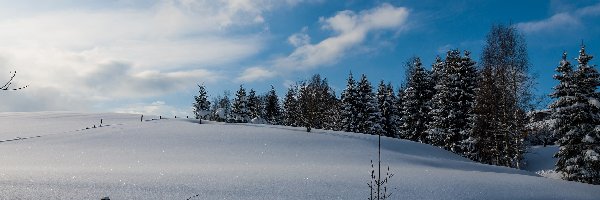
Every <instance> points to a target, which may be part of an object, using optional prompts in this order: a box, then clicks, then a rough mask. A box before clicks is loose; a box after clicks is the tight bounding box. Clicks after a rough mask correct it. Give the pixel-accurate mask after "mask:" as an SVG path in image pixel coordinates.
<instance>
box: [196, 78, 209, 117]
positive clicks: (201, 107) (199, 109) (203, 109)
mask: <svg viewBox="0 0 600 200" xmlns="http://www.w3.org/2000/svg"><path fill="white" fill-rule="evenodd" d="M198 88H199V89H198V96H194V100H195V101H194V103H193V108H194V115H195V116H196V119H207V118H208V116H209V110H210V101H208V96H207V95H206V88H205V87H204V85H198Z"/></svg>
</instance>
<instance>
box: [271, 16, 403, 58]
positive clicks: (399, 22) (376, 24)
mask: <svg viewBox="0 0 600 200" xmlns="http://www.w3.org/2000/svg"><path fill="white" fill-rule="evenodd" d="M408 14H409V11H408V9H406V8H404V7H394V6H392V5H390V4H383V5H381V6H378V7H376V8H373V9H370V10H365V11H361V12H359V13H355V12H353V11H348V10H346V11H341V12H338V13H337V14H336V15H335V16H333V17H330V18H321V19H320V22H321V23H322V24H323V25H322V28H323V29H325V30H331V31H333V33H334V36H331V37H328V38H326V39H324V40H322V41H320V42H319V43H316V44H310V43H306V44H304V45H299V44H300V43H295V44H298V45H299V46H297V48H296V49H295V50H294V51H293V52H292V53H291V54H290V55H288V56H287V57H284V58H280V59H277V60H276V61H275V65H276V66H278V67H284V68H295V69H298V68H302V69H310V68H315V67H318V66H322V65H329V64H333V63H335V62H337V61H338V60H339V59H340V58H342V57H343V56H344V55H345V54H346V53H347V52H348V51H349V50H351V49H352V48H354V47H356V46H358V45H360V44H361V43H362V42H363V41H364V40H365V38H366V37H367V34H368V33H370V32H373V31H377V30H395V31H399V30H401V29H402V28H403V25H405V22H406V19H407V17H408ZM300 34H302V33H300ZM290 43H292V42H290ZM292 44H294V43H292Z"/></svg>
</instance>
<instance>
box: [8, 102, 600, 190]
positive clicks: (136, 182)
mask: <svg viewBox="0 0 600 200" xmlns="http://www.w3.org/2000/svg"><path fill="white" fill-rule="evenodd" d="M139 117H140V116H139V115H129V114H77V113H64V112H44V113H0V127H1V128H0V141H3V142H0V199H100V198H102V197H104V196H109V197H110V198H111V199H187V198H188V197H191V196H195V195H198V197H194V198H192V199H366V198H367V197H368V195H369V188H368V187H367V182H368V181H369V175H370V174H369V171H370V170H371V167H370V165H371V164H370V160H371V159H376V158H377V157H376V156H377V137H375V136H369V135H363V134H356V133H344V132H334V131H321V130H314V132H311V133H307V132H305V131H304V129H302V128H291V127H282V126H266V125H251V124H221V123H207V124H197V123H196V122H194V121H188V120H186V119H166V120H153V121H144V122H140V118H139ZM100 118H102V119H103V121H104V124H105V125H109V126H103V127H99V128H90V129H85V128H86V127H92V126H93V125H94V124H95V125H96V126H98V124H99V121H100ZM22 138H27V139H22ZM15 139H16V140H15ZM382 146H383V151H382V158H383V163H384V165H385V166H387V165H389V166H390V169H391V171H392V172H393V173H394V174H395V175H394V177H392V179H391V180H390V187H393V188H394V189H392V192H393V195H392V197H393V198H392V199H599V198H600V186H593V185H588V184H582V183H575V182H567V181H562V180H555V179H548V178H544V177H541V176H539V175H537V174H535V173H534V172H528V171H521V170H515V169H509V168H504V167H496V166H489V165H483V164H477V163H474V162H471V161H468V160H466V159H463V158H461V157H459V156H456V155H454V154H451V153H449V152H446V151H443V150H441V149H439V148H436V147H431V146H428V145H423V144H419V143H414V142H409V141H403V140H398V139H391V138H383V139H382ZM531 166H535V165H531Z"/></svg>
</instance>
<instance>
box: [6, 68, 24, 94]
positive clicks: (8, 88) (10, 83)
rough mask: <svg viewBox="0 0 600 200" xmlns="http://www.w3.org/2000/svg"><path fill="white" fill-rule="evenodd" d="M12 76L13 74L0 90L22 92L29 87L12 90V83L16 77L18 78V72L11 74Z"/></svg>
mask: <svg viewBox="0 0 600 200" xmlns="http://www.w3.org/2000/svg"><path fill="white" fill-rule="evenodd" d="M10 74H12V75H11V76H10V79H9V80H8V81H7V82H6V83H5V84H4V85H3V86H2V87H0V90H21V89H25V88H27V87H29V85H25V86H23V87H18V88H10V86H11V85H12V81H13V80H14V78H15V76H17V71H14V72H10Z"/></svg>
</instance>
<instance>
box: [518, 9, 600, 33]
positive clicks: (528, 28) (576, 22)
mask: <svg viewBox="0 0 600 200" xmlns="http://www.w3.org/2000/svg"><path fill="white" fill-rule="evenodd" d="M599 13H600V3H597V4H595V5H591V6H586V7H583V8H580V9H576V10H574V11H572V12H560V13H556V14H554V15H552V16H551V17H549V18H547V19H543V20H539V21H531V22H521V23H518V24H517V25H516V26H517V28H518V29H519V30H521V31H523V32H525V33H543V32H544V31H551V30H561V31H564V30H565V29H569V28H576V27H580V26H581V24H582V19H583V18H585V17H590V16H598V15H600V14H599Z"/></svg>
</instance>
